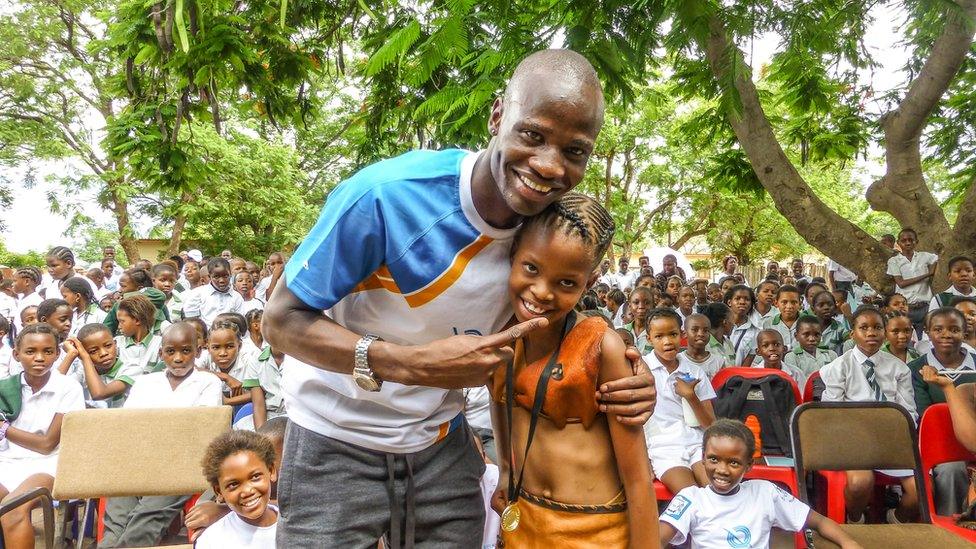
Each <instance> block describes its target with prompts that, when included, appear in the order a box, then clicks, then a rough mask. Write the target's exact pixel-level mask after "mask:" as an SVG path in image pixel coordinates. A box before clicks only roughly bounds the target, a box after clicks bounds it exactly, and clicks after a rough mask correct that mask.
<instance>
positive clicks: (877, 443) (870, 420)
mask: <svg viewBox="0 0 976 549" xmlns="http://www.w3.org/2000/svg"><path fill="white" fill-rule="evenodd" d="M790 431H791V435H792V439H793V460H794V463H795V467H796V474H797V481H798V483H799V484H800V493H801V495H802V496H804V497H803V498H801V499H805V498H806V482H805V479H806V474H807V472H808V471H851V470H871V469H912V470H914V472H915V482H916V484H917V486H918V491H919V503H920V508H921V509H920V511H921V513H922V520H923V522H931V520H930V518H929V513H928V507H927V506H926V505H924V504H923V503H922V502H924V501H926V496H925V493H926V490H925V486H924V482H923V478H922V474H921V466H920V463H921V458H920V457H919V449H918V436H917V435H916V432H915V423H914V422H913V421H912V417H911V415H909V413H908V411H907V410H905V408H903V407H902V406H900V405H898V404H895V403H892V402H808V403H805V404H802V405H800V406H798V407H797V408H796V410H794V411H793V416H792V418H791V419H790Z"/></svg>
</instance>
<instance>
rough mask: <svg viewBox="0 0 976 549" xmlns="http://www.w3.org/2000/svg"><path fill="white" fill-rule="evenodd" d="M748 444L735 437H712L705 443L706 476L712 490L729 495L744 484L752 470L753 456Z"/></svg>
mask: <svg viewBox="0 0 976 549" xmlns="http://www.w3.org/2000/svg"><path fill="white" fill-rule="evenodd" d="M748 451H749V450H748V448H746V443H745V442H742V441H741V440H739V439H738V438H733V437H711V438H709V439H708V441H707V442H706V443H705V448H704V452H703V453H704V454H705V476H707V477H708V483H709V485H710V486H711V488H712V490H714V491H715V493H717V494H727V493H729V492H731V491H732V490H734V489H735V487H736V486H738V485H739V483H740V482H742V477H743V476H745V474H746V473H748V472H749V469H752V456H750V455H747V454H748Z"/></svg>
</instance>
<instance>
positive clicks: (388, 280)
mask: <svg viewBox="0 0 976 549" xmlns="http://www.w3.org/2000/svg"><path fill="white" fill-rule="evenodd" d="M380 288H384V289H386V290H387V291H389V292H392V293H395V294H398V293H401V292H400V287H399V286H397V283H396V281H395V280H393V275H392V274H390V269H389V268H387V266H386V265H380V268H379V269H376V271H375V272H374V273H373V274H371V275H369V276H367V277H366V278H365V279H364V280H363V281H362V282H360V283H359V284H357V285H356V287H355V288H353V289H352V291H353V293H355V292H363V291H366V290H378V289H380Z"/></svg>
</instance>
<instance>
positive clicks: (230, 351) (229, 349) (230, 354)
mask: <svg viewBox="0 0 976 549" xmlns="http://www.w3.org/2000/svg"><path fill="white" fill-rule="evenodd" d="M238 330H240V327H239V326H238V325H237V323H235V322H233V321H230V320H217V321H214V323H213V326H211V327H210V338H209V339H208V340H207V342H208V343H207V344H208V347H209V351H210V361H211V367H210V371H211V372H213V373H214V374H216V375H217V377H218V378H219V379H220V381H222V382H223V385H222V389H223V395H224V398H223V403H224V404H226V405H228V406H239V405H241V404H244V403H246V402H250V401H251V392H250V391H245V390H244V373H245V369H246V367H247V364H246V362H247V361H246V360H242V359H241V358H240V351H241V335H240V332H238ZM195 331H196V330H194V332H195Z"/></svg>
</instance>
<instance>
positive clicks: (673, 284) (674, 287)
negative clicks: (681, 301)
mask: <svg viewBox="0 0 976 549" xmlns="http://www.w3.org/2000/svg"><path fill="white" fill-rule="evenodd" d="M664 291H665V292H667V294H668V295H670V296H671V297H673V298H674V299H675V300H677V299H678V292H680V291H681V281H680V280H677V279H675V278H672V279H669V280H668V285H667V287H666V288H665V290H664Z"/></svg>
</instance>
